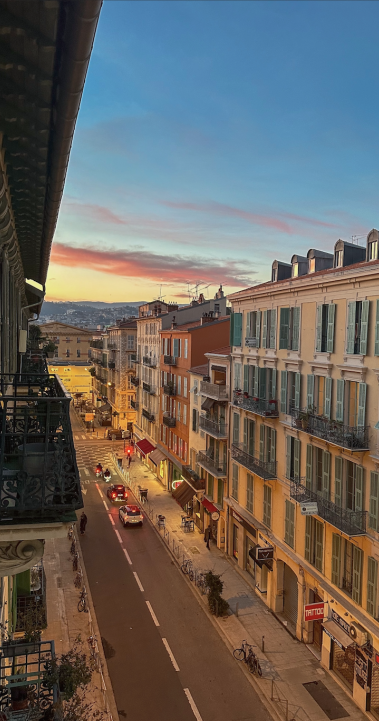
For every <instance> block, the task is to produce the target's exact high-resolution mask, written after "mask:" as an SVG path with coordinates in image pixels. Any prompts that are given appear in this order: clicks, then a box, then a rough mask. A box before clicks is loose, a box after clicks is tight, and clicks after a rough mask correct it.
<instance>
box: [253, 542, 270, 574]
mask: <svg viewBox="0 0 379 721" xmlns="http://www.w3.org/2000/svg"><path fill="white" fill-rule="evenodd" d="M257 548H258V546H254V548H250V551H249V556H250V558H252V559H253V561H254V563H256V564H257V566H259V568H263V566H266V568H267V569H268V570H269V571H272V561H260V560H259V559H258V558H257V554H256V549H257Z"/></svg>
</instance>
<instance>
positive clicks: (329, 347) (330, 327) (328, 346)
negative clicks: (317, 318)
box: [326, 303, 336, 353]
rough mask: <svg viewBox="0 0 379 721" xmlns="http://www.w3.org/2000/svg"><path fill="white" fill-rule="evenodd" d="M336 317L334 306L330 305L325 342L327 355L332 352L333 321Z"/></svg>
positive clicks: (333, 304)
mask: <svg viewBox="0 0 379 721" xmlns="http://www.w3.org/2000/svg"><path fill="white" fill-rule="evenodd" d="M335 316H336V305H335V303H330V304H329V307H328V334H327V340H326V350H327V353H333V350H334V321H335Z"/></svg>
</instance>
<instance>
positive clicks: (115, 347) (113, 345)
mask: <svg viewBox="0 0 379 721" xmlns="http://www.w3.org/2000/svg"><path fill="white" fill-rule="evenodd" d="M108 350H117V343H108Z"/></svg>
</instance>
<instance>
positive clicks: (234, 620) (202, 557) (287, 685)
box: [115, 459, 367, 721]
mask: <svg viewBox="0 0 379 721" xmlns="http://www.w3.org/2000/svg"><path fill="white" fill-rule="evenodd" d="M115 466H117V461H115ZM120 475H123V477H124V479H125V475H126V474H125V475H124V473H122V472H120ZM129 485H130V486H131V488H132V489H133V488H134V489H135V490H137V489H138V485H140V486H142V488H148V499H149V503H148V504H147V506H145V508H146V511H148V514H147V515H148V516H149V517H150V520H151V521H152V522H153V523H154V525H155V527H156V515H157V514H162V515H164V516H165V518H166V529H165V531H164V532H163V531H162V532H161V535H162V538H163V537H164V540H165V541H166V544H167V545H168V546H169V547H170V551H171V553H172V554H173V555H174V557H176V559H177V560H178V562H179V564H180V565H181V563H182V562H183V556H184V557H185V558H190V559H191V561H192V563H193V567H194V569H196V570H198V571H207V570H211V571H213V572H214V573H218V574H222V580H223V582H224V590H223V597H224V598H225V599H226V600H227V601H228V602H229V604H230V608H231V611H232V614H231V615H230V616H228V617H226V618H222V619H213V620H214V622H215V623H216V624H217V626H218V628H219V631H220V632H221V633H222V634H223V635H224V637H225V639H226V642H227V645H229V647H230V649H231V650H232V649H234V648H237V647H239V646H240V645H241V641H242V640H243V639H247V641H248V642H249V643H252V644H253V645H254V646H257V647H258V656H259V659H260V664H261V667H262V671H263V678H262V679H258V678H256V677H253V678H252V681H253V683H254V685H255V687H256V688H257V690H258V691H259V693H260V694H261V695H263V696H265V697H266V701H267V706H268V708H269V710H270V712H272V713H273V714H274V715H276V716H278V714H279V717H280V718H282V717H284V718H286V715H285V714H286V707H287V704H288V721H290V720H291V719H296V720H297V721H326V719H328V718H347V717H349V716H350V718H351V719H354V721H364V719H367V716H366V714H364V713H362V712H361V711H360V710H359V709H358V707H357V706H356V705H355V703H354V702H353V700H352V699H351V698H350V697H349V695H348V693H347V692H345V691H344V689H343V688H342V687H340V686H339V684H338V683H337V682H336V681H335V680H334V678H333V677H332V676H331V675H330V674H329V673H327V672H326V671H325V670H324V669H323V668H322V667H321V665H320V663H319V661H318V660H317V659H316V658H315V657H314V656H313V654H312V653H311V652H310V651H309V650H308V648H307V647H306V646H305V644H303V643H300V642H299V641H298V640H296V639H294V638H293V637H292V636H291V635H290V634H289V633H288V631H286V629H285V628H284V626H283V625H282V624H281V623H280V622H279V621H278V620H277V619H276V618H275V616H274V615H273V614H272V613H271V611H270V610H269V609H268V608H267V606H266V605H265V604H264V603H263V601H262V600H261V599H260V598H259V597H258V596H257V594H256V593H255V591H254V589H253V587H252V585H250V584H249V583H248V582H247V580H245V579H244V578H243V575H242V573H243V572H242V573H241V572H239V571H237V570H236V568H235V566H234V561H233V560H232V559H230V558H229V557H228V556H226V555H225V554H224V553H223V552H222V551H220V550H219V549H218V548H217V547H216V546H215V545H213V544H212V545H211V548H210V550H208V549H207V547H206V544H205V543H204V537H203V534H202V533H200V531H199V530H198V529H197V528H196V526H195V531H194V532H192V533H184V531H183V528H182V526H181V516H182V513H183V512H182V509H181V508H180V506H179V505H178V504H177V503H176V501H175V500H174V499H173V498H172V496H171V494H170V493H169V492H168V491H166V490H165V489H164V488H163V486H162V484H161V483H160V482H159V481H158V480H157V478H156V477H155V476H154V474H153V473H152V472H151V471H150V470H149V469H148V468H146V466H144V465H143V464H142V463H141V462H140V461H139V460H137V459H136V460H133V463H132V464H131V467H130V483H129ZM157 532H158V529H157ZM200 599H201V601H202V602H203V603H204V604H206V601H207V597H206V596H201V595H200V594H199V600H200ZM262 636H264V648H265V653H262V651H261V650H260V649H261V643H262ZM320 681H321V682H322V683H323V684H324V685H325V686H326V688H327V689H328V690H329V691H330V693H331V694H332V695H333V697H334V699H335V700H336V701H337V702H339V703H340V704H341V706H342V707H343V709H345V711H346V715H345V716H343V710H341V709H340V713H342V715H340V716H336V715H332V716H329V717H328V716H327V715H326V714H325V713H324V711H323V710H322V709H321V707H320V706H319V705H318V704H317V703H316V701H314V700H313V698H312V697H311V695H310V694H309V693H308V691H307V690H306V688H305V687H304V686H303V684H305V683H309V682H320ZM272 696H274V703H273V701H272ZM278 698H280V699H281V700H282V701H281V702H278V701H277V699H278Z"/></svg>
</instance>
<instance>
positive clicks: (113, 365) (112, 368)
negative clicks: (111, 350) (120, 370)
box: [108, 361, 116, 371]
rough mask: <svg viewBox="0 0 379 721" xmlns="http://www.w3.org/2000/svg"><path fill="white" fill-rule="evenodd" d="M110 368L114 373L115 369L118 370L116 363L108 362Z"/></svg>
mask: <svg viewBox="0 0 379 721" xmlns="http://www.w3.org/2000/svg"><path fill="white" fill-rule="evenodd" d="M108 368H109V369H110V370H111V371H114V370H115V368H116V363H115V362H114V361H109V362H108Z"/></svg>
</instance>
